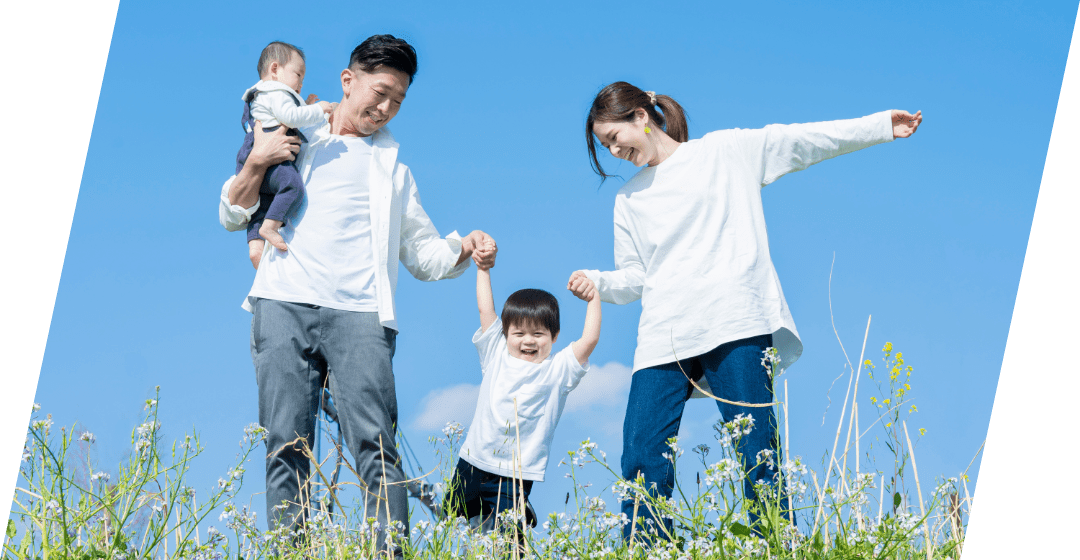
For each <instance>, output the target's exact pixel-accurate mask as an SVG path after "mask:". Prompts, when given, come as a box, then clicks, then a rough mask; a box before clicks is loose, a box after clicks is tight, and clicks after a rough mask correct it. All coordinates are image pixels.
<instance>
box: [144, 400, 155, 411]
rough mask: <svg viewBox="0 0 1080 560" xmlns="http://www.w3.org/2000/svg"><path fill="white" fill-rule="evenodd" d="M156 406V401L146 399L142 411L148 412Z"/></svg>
mask: <svg viewBox="0 0 1080 560" xmlns="http://www.w3.org/2000/svg"><path fill="white" fill-rule="evenodd" d="M156 405H157V399H146V405H145V406H143V410H150V409H151V408H153V407H154V406H156Z"/></svg>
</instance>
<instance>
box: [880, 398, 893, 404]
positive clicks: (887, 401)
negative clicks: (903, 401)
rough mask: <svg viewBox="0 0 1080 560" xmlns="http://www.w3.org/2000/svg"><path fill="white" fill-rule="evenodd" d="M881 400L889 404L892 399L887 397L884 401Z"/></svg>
mask: <svg viewBox="0 0 1080 560" xmlns="http://www.w3.org/2000/svg"><path fill="white" fill-rule="evenodd" d="M881 402H883V403H885V404H886V405H887V404H889V403H890V402H892V399H885V400H883V401H881Z"/></svg>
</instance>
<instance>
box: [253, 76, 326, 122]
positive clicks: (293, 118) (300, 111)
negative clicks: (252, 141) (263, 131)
mask: <svg viewBox="0 0 1080 560" xmlns="http://www.w3.org/2000/svg"><path fill="white" fill-rule="evenodd" d="M242 99H243V100H244V102H245V103H246V102H247V101H249V100H251V116H252V117H253V118H254V119H255V120H257V121H259V122H261V123H262V125H263V127H264V128H266V127H271V126H277V125H279V124H283V125H285V126H287V127H289V128H303V127H308V126H315V125H319V124H322V123H324V122H326V120H327V118H328V117H327V114H326V113H325V112H323V109H322V107H320V106H319V105H318V104H315V105H308V104H307V103H304V100H303V98H301V97H300V94H298V93H296V92H295V91H293V89H292V88H291V87H289V86H287V85H285V84H283V83H281V82H275V81H273V80H260V81H259V83H257V84H255V85H253V86H251V87H250V88H248V89H247V91H245V92H244V95H243V96H242ZM293 100H296V102H299V103H300V105H299V106H297V104H296V103H295V102H294V101H293Z"/></svg>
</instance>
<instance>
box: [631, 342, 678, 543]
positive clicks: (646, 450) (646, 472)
mask: <svg viewBox="0 0 1080 560" xmlns="http://www.w3.org/2000/svg"><path fill="white" fill-rule="evenodd" d="M691 363H692V360H683V361H682V366H683V369H685V370H686V371H687V373H689V372H690V370H691V367H690V364H691ZM692 391H693V387H692V386H691V385H690V382H689V381H687V379H686V376H685V375H683V373H682V371H680V370H679V367H678V366H677V365H676V364H675V363H671V364H665V365H662V366H656V367H651V368H646V369H643V370H640V371H638V372H637V373H635V374H634V376H633V378H631V381H630V399H629V401H628V402H627V404H626V419H625V420H623V453H622V475H623V478H625V479H626V480H629V481H633V480H634V479H636V478H637V476H638V473H640V474H641V475H642V476H643V477H644V479H645V487H646V488H647V489H649V490H650V493H651V494H652V495H653V496H657V495H659V496H664V497H665V498H670V497H671V493H672V490H673V488H674V485H675V468H674V466H673V465H672V464H671V461H670V460H669V459H666V458H665V457H664V453H670V452H671V448H669V447H668V445H667V440H668V439H670V438H673V437H675V436H676V435H678V433H679V424H680V423H681V422H682V414H683V407H684V406H686V399H688V398H690V393H691V392H692ZM653 485H655V488H654V487H653ZM634 509H635V507H634V500H633V498H631V499H629V500H626V501H624V502H623V503H622V511H623V513H625V514H626V517H627V519H630V520H631V522H633V520H634V514H635V512H634ZM646 521H651V522H652V527H651V528H652V530H654V531H656V533H657V534H658V535H659V536H660V538H662V539H666V537H665V536H664V531H663V530H661V529H660V528H659V527H658V526H656V525H655V524H656V523H658V522H660V520H657V519H656V518H655V517H654V516H653V515H652V514H651V513H650V512H649V509H648V508H647V507H645V504H642V503H640V502H639V503H638V504H637V523H638V527H637V529H636V533H635V536H636V535H640V534H641V532H642V530H643V529H644V528H646V527H647V525H649V524H645V525H642V524H643V523H645V522H646ZM663 523H664V526H665V527H667V528H668V529H669V530H670V529H671V521H670V520H667V519H665V520H663ZM632 525H633V523H628V524H626V525H625V526H624V527H623V537H624V538H627V539H628V538H629V537H630V530H631V526H632Z"/></svg>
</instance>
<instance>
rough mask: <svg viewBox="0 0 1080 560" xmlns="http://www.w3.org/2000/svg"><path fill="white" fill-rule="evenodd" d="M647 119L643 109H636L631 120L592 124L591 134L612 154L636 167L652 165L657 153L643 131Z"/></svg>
mask: <svg viewBox="0 0 1080 560" xmlns="http://www.w3.org/2000/svg"><path fill="white" fill-rule="evenodd" d="M648 121H649V117H648V116H647V115H646V114H645V111H644V110H642V109H638V110H637V112H636V113H635V114H634V119H633V120H630V121H623V122H598V123H596V124H594V125H593V134H595V135H596V139H597V140H599V141H600V144H601V145H602V146H604V148H607V150H608V151H609V152H611V155H612V156H614V157H617V158H619V159H624V160H626V161H629V162H630V163H632V164H634V165H635V166H637V167H643V166H645V165H654V164H655V163H654V161H655V160H657V159H658V157H657V155H658V154H657V151H656V146H655V145H654V144H653V143H652V142H650V141H649V136H648V134H647V133H646V132H645V127H646V126H647V125H648Z"/></svg>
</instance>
